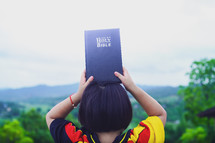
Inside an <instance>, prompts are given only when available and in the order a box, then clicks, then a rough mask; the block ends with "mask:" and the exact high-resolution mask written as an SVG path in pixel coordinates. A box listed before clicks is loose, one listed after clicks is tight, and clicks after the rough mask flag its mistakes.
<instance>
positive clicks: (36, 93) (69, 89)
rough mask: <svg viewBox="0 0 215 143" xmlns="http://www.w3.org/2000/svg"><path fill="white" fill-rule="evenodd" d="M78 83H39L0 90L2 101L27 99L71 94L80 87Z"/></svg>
mask: <svg viewBox="0 0 215 143" xmlns="http://www.w3.org/2000/svg"><path fill="white" fill-rule="evenodd" d="M78 86H79V85H78V83H76V84H69V85H60V86H47V85H38V86H34V87H24V88H19V89H6V90H0V100H2V101H26V100H29V99H34V98H48V97H52V98H53V97H61V96H69V95H70V94H72V93H74V92H76V91H77V89H78Z"/></svg>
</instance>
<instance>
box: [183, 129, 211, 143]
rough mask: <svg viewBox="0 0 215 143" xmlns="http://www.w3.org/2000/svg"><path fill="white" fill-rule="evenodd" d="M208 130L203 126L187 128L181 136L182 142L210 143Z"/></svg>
mask: <svg viewBox="0 0 215 143" xmlns="http://www.w3.org/2000/svg"><path fill="white" fill-rule="evenodd" d="M206 137H207V132H206V131H205V129H204V128H203V127H196V128H191V129H189V128H188V129H186V132H185V133H184V134H183V135H182V136H181V138H180V139H181V140H182V143H207V142H208V143H209V141H208V140H207V139H206Z"/></svg>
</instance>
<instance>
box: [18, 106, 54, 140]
mask: <svg viewBox="0 0 215 143" xmlns="http://www.w3.org/2000/svg"><path fill="white" fill-rule="evenodd" d="M19 120H20V122H21V124H22V126H23V127H24V129H25V130H26V131H28V132H29V136H30V137H31V138H32V139H33V140H34V141H35V142H38V143H49V142H50V143H51V142H53V139H52V137H51V135H50V132H49V130H48V127H47V125H46V121H45V117H43V116H42V115H41V114H40V113H39V112H38V111H36V110H35V109H31V110H29V111H28V112H23V113H22V114H21V116H20V117H19Z"/></svg>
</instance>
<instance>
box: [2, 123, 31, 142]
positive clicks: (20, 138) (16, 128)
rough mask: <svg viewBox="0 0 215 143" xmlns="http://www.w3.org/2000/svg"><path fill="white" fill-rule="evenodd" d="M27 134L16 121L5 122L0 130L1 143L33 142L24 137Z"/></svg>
mask: <svg viewBox="0 0 215 143" xmlns="http://www.w3.org/2000/svg"><path fill="white" fill-rule="evenodd" d="M26 134H27V132H26V131H25V130H24V129H23V128H22V126H21V125H20V122H19V121H18V120H13V121H12V122H10V121H7V122H6V123H5V124H4V125H3V127H2V128H0V142H1V143H33V142H34V141H33V140H32V139H31V138H30V137H28V136H26Z"/></svg>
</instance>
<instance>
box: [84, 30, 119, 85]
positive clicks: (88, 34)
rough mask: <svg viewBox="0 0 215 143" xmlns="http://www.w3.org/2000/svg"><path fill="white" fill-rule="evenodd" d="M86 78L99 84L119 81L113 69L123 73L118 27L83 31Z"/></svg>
mask: <svg viewBox="0 0 215 143" xmlns="http://www.w3.org/2000/svg"><path fill="white" fill-rule="evenodd" d="M85 59H86V78H87V79H88V78H89V77H90V76H94V81H95V82H97V83H99V84H106V83H120V82H121V81H120V80H119V79H118V78H117V77H116V76H115V75H114V72H115V71H118V72H119V73H121V74H122V73H123V70H122V56H121V44H120V33H119V29H105V30H87V31H85Z"/></svg>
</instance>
